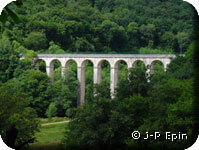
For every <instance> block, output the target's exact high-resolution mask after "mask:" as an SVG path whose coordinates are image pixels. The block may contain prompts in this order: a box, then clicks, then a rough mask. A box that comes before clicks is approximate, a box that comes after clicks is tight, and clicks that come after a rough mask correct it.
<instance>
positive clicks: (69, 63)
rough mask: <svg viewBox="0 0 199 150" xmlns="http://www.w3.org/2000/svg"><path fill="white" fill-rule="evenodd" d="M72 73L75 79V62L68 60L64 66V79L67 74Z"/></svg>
mask: <svg viewBox="0 0 199 150" xmlns="http://www.w3.org/2000/svg"><path fill="white" fill-rule="evenodd" d="M71 71H72V72H73V73H74V75H75V78H77V62H76V61H75V60H73V59H70V60H68V61H67V62H66V64H65V69H64V70H63V73H64V77H67V76H68V75H70V74H69V72H71Z"/></svg>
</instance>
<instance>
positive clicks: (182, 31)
mask: <svg viewBox="0 0 199 150" xmlns="http://www.w3.org/2000/svg"><path fill="white" fill-rule="evenodd" d="M10 8H13V10H15V9H16V8H15V7H14V6H13V5H12V4H11V5H10ZM15 11H16V12H17V13H18V16H19V18H20V20H21V23H20V24H15V25H14V24H12V21H11V23H9V22H6V23H5V25H4V26H3V27H2V33H5V32H7V33H9V36H8V37H9V39H10V40H11V41H12V40H16V41H17V42H19V43H20V44H21V45H23V46H24V47H26V48H28V49H31V50H35V51H39V52H41V51H42V52H44V51H46V50H47V49H48V48H49V47H50V46H51V45H50V42H54V43H55V44H56V45H58V46H60V48H61V49H63V50H64V52H84V51H90V52H109V51H117V52H138V50H139V49H140V48H141V47H149V48H157V49H161V50H162V51H164V50H172V51H173V52H184V51H186V49H187V48H188V46H189V44H190V43H191V41H192V40H194V35H193V25H194V14H195V13H196V12H195V11H194V9H193V7H192V6H191V5H189V4H188V3H186V2H183V1H181V0H176V1H171V0H166V1H161V0H142V1H140V0H124V1H122V0H114V1H104V0H78V1H75V0H69V1H66V0H61V1H55V0H51V1H49V0H44V1H39V0H36V1H32V0H26V1H24V2H23V7H21V8H17V9H16V10H15ZM53 52H56V51H53ZM57 52H60V51H57ZM62 52H63V51H62ZM149 52H150V51H149Z"/></svg>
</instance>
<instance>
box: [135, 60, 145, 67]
mask: <svg viewBox="0 0 199 150" xmlns="http://www.w3.org/2000/svg"><path fill="white" fill-rule="evenodd" d="M138 63H143V65H144V66H143V67H147V66H146V63H145V62H144V61H143V60H141V59H138V60H135V61H134V62H133V64H132V67H133V68H136V66H137V64H138Z"/></svg>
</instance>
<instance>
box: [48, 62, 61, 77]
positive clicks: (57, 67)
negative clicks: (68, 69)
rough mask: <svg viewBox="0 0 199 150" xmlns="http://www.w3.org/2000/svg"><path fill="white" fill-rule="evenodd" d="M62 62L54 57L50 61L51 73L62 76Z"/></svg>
mask: <svg viewBox="0 0 199 150" xmlns="http://www.w3.org/2000/svg"><path fill="white" fill-rule="evenodd" d="M61 69H62V68H61V62H60V61H59V60H57V59H54V60H52V61H51V62H50V75H52V74H53V76H61Z"/></svg>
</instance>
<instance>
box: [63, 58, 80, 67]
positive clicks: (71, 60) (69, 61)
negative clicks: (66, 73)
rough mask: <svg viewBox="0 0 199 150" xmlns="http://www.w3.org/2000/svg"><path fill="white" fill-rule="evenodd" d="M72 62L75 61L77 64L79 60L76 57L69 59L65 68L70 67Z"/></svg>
mask: <svg viewBox="0 0 199 150" xmlns="http://www.w3.org/2000/svg"><path fill="white" fill-rule="evenodd" d="M71 62H75V63H76V64H77V61H76V60H75V59H69V60H67V61H66V63H65V65H64V67H65V68H67V67H69V65H70V63H71Z"/></svg>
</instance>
